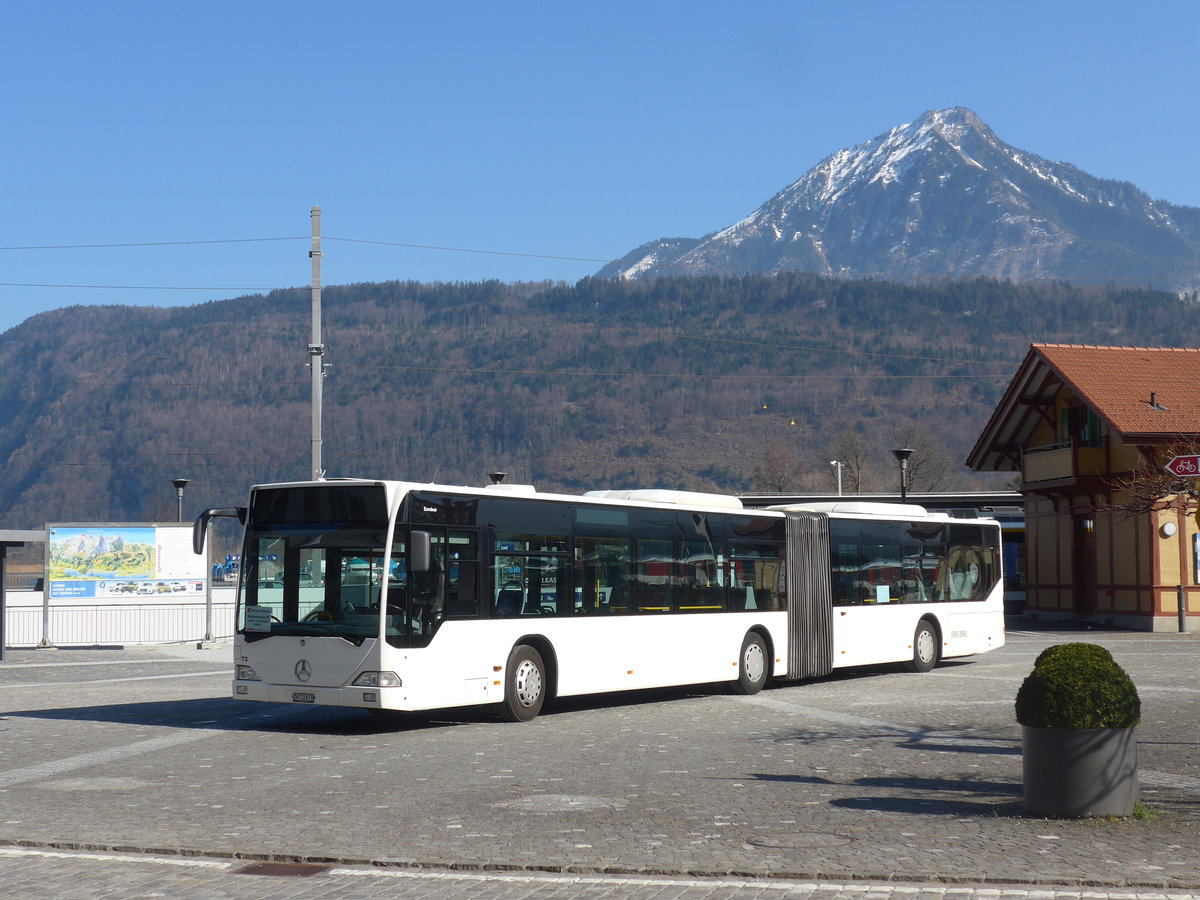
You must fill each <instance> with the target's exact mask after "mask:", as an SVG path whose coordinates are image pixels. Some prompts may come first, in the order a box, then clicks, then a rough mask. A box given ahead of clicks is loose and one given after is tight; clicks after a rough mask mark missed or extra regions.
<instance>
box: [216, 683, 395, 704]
mask: <svg viewBox="0 0 1200 900" xmlns="http://www.w3.org/2000/svg"><path fill="white" fill-rule="evenodd" d="M386 690H389V689H388V688H377V687H370V688H367V687H340V688H336V687H316V686H312V685H305V684H263V683H262V682H261V681H235V682H233V699H234V700H251V701H257V702H259V703H290V704H292V705H295V706H349V707H355V708H358V709H383V708H385V705H384V703H383V702H382V701H383V696H384V691H386Z"/></svg>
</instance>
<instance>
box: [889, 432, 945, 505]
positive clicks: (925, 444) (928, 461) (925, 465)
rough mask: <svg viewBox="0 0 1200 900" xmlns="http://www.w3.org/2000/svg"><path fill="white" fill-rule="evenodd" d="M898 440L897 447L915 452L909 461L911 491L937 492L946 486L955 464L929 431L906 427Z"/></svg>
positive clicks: (909, 485) (909, 486)
mask: <svg viewBox="0 0 1200 900" xmlns="http://www.w3.org/2000/svg"><path fill="white" fill-rule="evenodd" d="M896 440H897V441H898V443H897V444H896V446H897V447H909V448H911V449H912V451H913V455H912V456H910V457H909V459H908V489H909V490H910V491H924V492H929V491H937V490H941V489H942V488H944V487H945V486H946V483H947V482H948V481H949V480H950V475H951V471H952V469H953V468H954V464H953V463H952V462H951V460H950V457H949V456H948V455H946V452H945V450H943V449H942V447H941V445H940V444H938V443H937V442H936V441H935V440H934V439H933V438H932V437H930V435H929V432H928V431H926V430H925V429H923V428H921V427H919V426H917V425H914V424H909V425H905V426H904V428H902V429H901V430H900V433H899V435H898V436H897V437H896ZM897 477H899V473H897Z"/></svg>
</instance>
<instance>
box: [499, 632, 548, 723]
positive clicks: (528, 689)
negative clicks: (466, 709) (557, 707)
mask: <svg viewBox="0 0 1200 900" xmlns="http://www.w3.org/2000/svg"><path fill="white" fill-rule="evenodd" d="M504 671H505V673H506V674H505V676H504V678H505V680H504V700H503V701H501V703H500V715H501V716H503V717H504V719H506V720H507V721H509V722H528V721H529V720H530V719H532V718H534V717H535V716H537V714H538V713H539V712H541V710H542V704H543V703H545V701H546V665H545V663H543V662H542V655H541V654H540V653H538V652H537V650H535V649H533V647H530V646H529V645H527V644H518V645H517V646H515V647H513V649H512V653H510V654H508V665H507V666H506V667H505V670H504Z"/></svg>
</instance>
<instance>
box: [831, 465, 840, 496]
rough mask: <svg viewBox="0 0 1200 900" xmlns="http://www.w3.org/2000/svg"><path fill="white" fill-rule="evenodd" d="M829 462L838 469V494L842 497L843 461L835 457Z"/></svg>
mask: <svg viewBox="0 0 1200 900" xmlns="http://www.w3.org/2000/svg"><path fill="white" fill-rule="evenodd" d="M829 464H830V465H831V466H833V467H834V468H835V469H837V486H838V496H839V497H840V496H842V462H841V460H837V459H833V460H830V461H829Z"/></svg>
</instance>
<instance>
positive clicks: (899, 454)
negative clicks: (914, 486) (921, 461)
mask: <svg viewBox="0 0 1200 900" xmlns="http://www.w3.org/2000/svg"><path fill="white" fill-rule="evenodd" d="M912 455H913V451H912V450H911V449H910V448H908V447H904V448H902V449H900V450H893V451H892V456H894V457H896V462H898V463H900V502H901V503H903V502H904V501H905V500H907V499H908V458H909V457H910V456H912Z"/></svg>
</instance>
